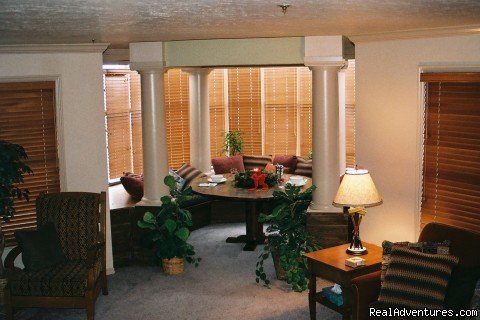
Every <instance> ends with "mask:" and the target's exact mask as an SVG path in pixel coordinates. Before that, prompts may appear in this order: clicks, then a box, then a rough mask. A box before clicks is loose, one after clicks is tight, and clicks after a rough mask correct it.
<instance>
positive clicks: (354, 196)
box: [333, 169, 383, 255]
mask: <svg viewBox="0 0 480 320" xmlns="http://www.w3.org/2000/svg"><path fill="white" fill-rule="evenodd" d="M382 201H383V200H382V197H381V196H380V194H379V193H378V191H377V188H376V187H375V184H374V183H373V180H372V177H371V176H370V174H369V173H368V170H363V169H347V170H346V171H345V175H344V176H343V178H342V182H341V183H340V186H339V187H338V191H337V195H336V196H335V199H334V200H333V205H334V206H336V207H350V208H349V209H348V215H349V216H350V218H351V219H352V223H353V237H352V242H351V243H350V246H349V247H348V249H347V253H348V254H353V255H362V254H367V249H366V248H365V247H363V246H362V241H361V240H360V222H361V221H362V217H363V216H364V215H365V213H366V210H365V208H366V207H374V206H378V205H380V204H382Z"/></svg>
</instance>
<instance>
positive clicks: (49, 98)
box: [0, 81, 60, 246]
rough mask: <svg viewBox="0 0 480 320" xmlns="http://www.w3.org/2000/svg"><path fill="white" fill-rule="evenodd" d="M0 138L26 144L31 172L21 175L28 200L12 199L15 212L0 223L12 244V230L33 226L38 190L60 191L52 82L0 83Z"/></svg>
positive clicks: (53, 84) (6, 237) (34, 224)
mask: <svg viewBox="0 0 480 320" xmlns="http://www.w3.org/2000/svg"><path fill="white" fill-rule="evenodd" d="M0 139H1V140H6V141H9V142H12V143H17V144H20V145H22V146H23V147H24V148H25V151H26V152H27V155H28V160H27V161H26V163H27V164H28V165H29V166H30V168H31V169H32V170H33V173H34V174H33V175H27V176H25V177H24V183H23V185H22V187H24V188H27V189H29V191H30V201H29V202H27V201H25V200H15V209H16V214H15V217H13V218H12V219H11V220H10V222H8V223H5V224H3V226H2V229H3V232H4V233H5V240H6V245H7V246H8V245H13V244H14V236H13V232H14V231H15V230H18V229H35V228H36V216H35V199H36V198H37V196H38V195H39V194H40V193H41V192H46V193H51V192H59V191H60V176H59V169H58V156H57V139H56V127H55V82H53V81H46V82H21V83H1V84H0Z"/></svg>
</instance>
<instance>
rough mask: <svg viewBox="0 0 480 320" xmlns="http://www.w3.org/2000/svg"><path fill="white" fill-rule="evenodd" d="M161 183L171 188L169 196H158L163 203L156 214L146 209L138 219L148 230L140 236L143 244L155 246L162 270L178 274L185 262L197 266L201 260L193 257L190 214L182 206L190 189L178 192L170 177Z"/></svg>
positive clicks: (174, 182)
mask: <svg viewBox="0 0 480 320" xmlns="http://www.w3.org/2000/svg"><path fill="white" fill-rule="evenodd" d="M164 183H165V184H166V185H167V186H168V187H169V188H170V193H171V195H166V196H163V197H162V198H161V201H162V205H161V206H160V208H159V210H158V211H157V212H156V213H152V212H145V214H144V216H143V219H142V220H139V221H138V226H139V227H140V228H143V229H150V230H151V232H149V233H147V234H146V235H145V236H144V238H143V239H142V240H143V244H144V245H146V246H148V247H154V248H155V256H156V258H158V259H160V260H161V261H162V266H163V269H164V271H165V273H167V274H180V273H182V272H183V270H184V261H187V262H188V263H191V264H193V265H195V267H197V266H198V264H199V262H200V260H201V258H198V257H196V254H195V249H194V247H193V245H191V244H190V243H188V241H187V240H188V238H189V237H190V231H189V227H191V226H192V215H191V214H190V212H189V211H188V210H186V209H182V208H181V204H182V203H183V202H184V201H186V200H187V198H188V196H189V195H190V194H191V192H192V188H191V187H188V188H186V189H185V190H183V191H178V190H177V187H176V181H175V179H174V178H173V177H172V176H166V177H165V179H164Z"/></svg>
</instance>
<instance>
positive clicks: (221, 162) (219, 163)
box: [212, 154, 245, 174]
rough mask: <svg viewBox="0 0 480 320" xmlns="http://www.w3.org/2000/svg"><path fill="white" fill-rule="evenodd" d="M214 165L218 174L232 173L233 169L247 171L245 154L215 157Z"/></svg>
mask: <svg viewBox="0 0 480 320" xmlns="http://www.w3.org/2000/svg"><path fill="white" fill-rule="evenodd" d="M212 165H213V170H215V173H216V174H222V173H230V170H231V169H236V170H237V171H238V172H245V167H244V165H243V156H242V155H241V154H238V155H236V156H233V157H220V158H213V159H212Z"/></svg>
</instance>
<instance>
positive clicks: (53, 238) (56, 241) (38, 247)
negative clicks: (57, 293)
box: [15, 223, 67, 271]
mask: <svg viewBox="0 0 480 320" xmlns="http://www.w3.org/2000/svg"><path fill="white" fill-rule="evenodd" d="M15 239H16V240H17V242H18V244H19V245H20V246H21V247H22V261H23V265H24V266H25V270H27V271H37V270H42V269H45V268H48V267H51V266H54V265H56V264H59V263H62V262H65V261H66V260H67V258H66V257H65V254H64V253H63V251H62V245H61V244H60V238H59V237H58V233H57V230H56V229H55V226H54V225H53V224H51V223H49V224H45V225H43V226H41V227H40V228H39V229H38V230H18V231H15Z"/></svg>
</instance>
